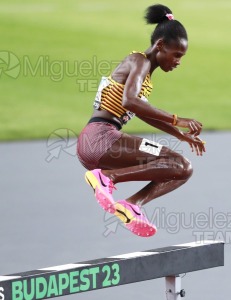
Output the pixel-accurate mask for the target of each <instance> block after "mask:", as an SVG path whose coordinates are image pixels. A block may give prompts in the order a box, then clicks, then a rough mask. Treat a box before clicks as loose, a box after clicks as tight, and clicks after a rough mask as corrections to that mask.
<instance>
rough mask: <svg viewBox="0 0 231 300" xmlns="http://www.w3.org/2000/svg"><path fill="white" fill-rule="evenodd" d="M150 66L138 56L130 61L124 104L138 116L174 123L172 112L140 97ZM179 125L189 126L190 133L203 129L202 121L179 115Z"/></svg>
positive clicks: (198, 132)
mask: <svg viewBox="0 0 231 300" xmlns="http://www.w3.org/2000/svg"><path fill="white" fill-rule="evenodd" d="M149 68H150V63H149V62H148V61H147V60H146V59H143V58H136V60H134V61H132V62H130V72H129V75H128V77H127V80H126V83H125V86H124V93H123V101H122V105H123V107H124V108H126V109H127V110H129V111H132V112H133V113H135V114H136V115H137V116H138V117H139V116H141V117H145V118H151V119H155V120H159V121H164V122H166V123H170V124H172V123H173V121H174V117H173V115H172V114H169V113H168V112H165V111H163V110H160V109H158V108H155V107H153V106H152V105H150V104H149V103H148V102H144V101H141V100H140V98H139V97H138V96H139V93H140V90H141V87H142V83H143V81H144V79H145V77H146V75H147V73H148V72H149ZM177 126H179V127H182V128H188V129H189V133H190V134H195V135H199V134H200V132H201V129H202V124H201V123H200V122H198V121H196V120H192V119H186V118H180V117H178V120H177Z"/></svg>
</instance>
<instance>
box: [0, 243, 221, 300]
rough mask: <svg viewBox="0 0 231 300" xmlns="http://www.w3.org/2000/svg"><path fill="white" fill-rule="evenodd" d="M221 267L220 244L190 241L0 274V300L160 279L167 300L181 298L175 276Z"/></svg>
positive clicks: (32, 298)
mask: <svg viewBox="0 0 231 300" xmlns="http://www.w3.org/2000/svg"><path fill="white" fill-rule="evenodd" d="M223 265H224V243H223V242H220V241H203V242H200V243H197V242H193V243H187V244H181V245H175V246H169V247H164V248H158V249H152V250H146V251H141V252H133V253H128V254H122V255H115V256H110V257H106V258H101V259H95V260H89V261H83V262H77V263H71V264H66V265H60V266H55V267H48V268H42V269H38V270H33V271H28V272H22V273H17V274H11V275H6V276H0V300H40V299H48V298H55V297H59V296H65V295H72V294H76V293H81V292H88V291H93V290H97V289H103V288H109V287H114V286H119V285H124V284H129V283H135V282H140V281H146V280H150V279H156V278H161V277H165V281H166V295H167V299H168V300H177V299H180V298H181V297H184V296H185V291H184V290H183V289H181V276H180V275H181V274H185V273H189V272H193V271H199V270H204V269H209V268H214V267H219V266H223Z"/></svg>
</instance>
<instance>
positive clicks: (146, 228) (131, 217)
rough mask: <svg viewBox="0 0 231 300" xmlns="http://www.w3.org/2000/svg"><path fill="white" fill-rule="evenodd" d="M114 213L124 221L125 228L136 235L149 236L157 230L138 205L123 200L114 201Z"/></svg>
mask: <svg viewBox="0 0 231 300" xmlns="http://www.w3.org/2000/svg"><path fill="white" fill-rule="evenodd" d="M114 215H116V216H117V217H118V218H119V219H120V220H121V221H122V222H123V223H124V225H125V226H126V228H128V229H129V230H130V231H131V232H133V233H134V234H136V235H138V236H142V237H150V236H153V235H154V234H155V233H156V231H157V228H156V226H155V225H153V224H151V223H150V222H149V221H148V219H147V218H146V216H145V215H144V214H143V213H142V211H141V209H140V207H139V206H138V205H134V204H131V203H129V202H127V201H125V200H119V201H118V202H116V203H115V212H114Z"/></svg>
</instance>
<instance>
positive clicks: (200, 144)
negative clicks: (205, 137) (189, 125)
mask: <svg viewBox="0 0 231 300" xmlns="http://www.w3.org/2000/svg"><path fill="white" fill-rule="evenodd" d="M181 137H182V140H183V141H185V142H188V143H189V145H190V147H191V149H192V152H194V151H196V154H197V155H200V156H202V155H203V152H206V149H205V142H204V141H202V140H201V139H200V138H199V137H198V136H195V135H191V134H190V133H188V132H182V135H181Z"/></svg>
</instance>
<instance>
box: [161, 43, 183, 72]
mask: <svg viewBox="0 0 231 300" xmlns="http://www.w3.org/2000/svg"><path fill="white" fill-rule="evenodd" d="M187 49H188V42H187V40H185V39H180V40H178V41H177V42H171V43H170V44H165V43H164V42H163V41H162V40H160V41H159V42H158V43H157V50H158V52H157V54H156V60H157V63H158V65H159V67H160V68H161V69H162V70H163V71H165V72H169V71H172V70H174V69H175V68H177V66H179V65H180V61H181V58H182V56H184V55H185V54H186V51H187Z"/></svg>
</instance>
